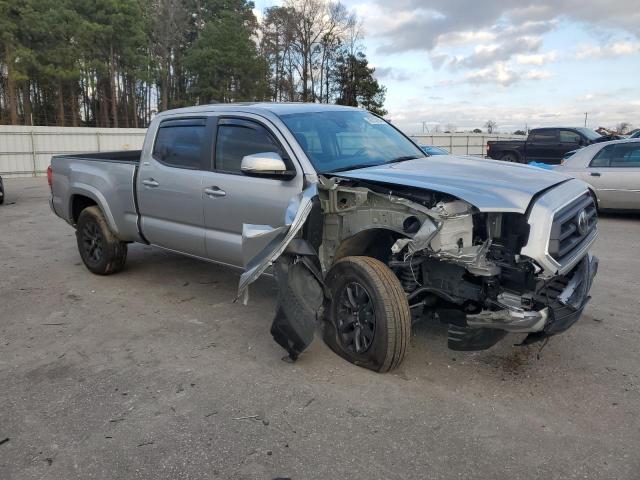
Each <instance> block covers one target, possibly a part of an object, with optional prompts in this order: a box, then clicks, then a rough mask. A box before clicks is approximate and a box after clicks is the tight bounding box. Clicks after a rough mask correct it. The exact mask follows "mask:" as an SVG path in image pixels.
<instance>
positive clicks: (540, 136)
mask: <svg viewBox="0 0 640 480" xmlns="http://www.w3.org/2000/svg"><path fill="white" fill-rule="evenodd" d="M556 139H557V136H556V131H555V130H538V131H536V132H533V133H532V138H531V140H532V141H534V142H555V141H556Z"/></svg>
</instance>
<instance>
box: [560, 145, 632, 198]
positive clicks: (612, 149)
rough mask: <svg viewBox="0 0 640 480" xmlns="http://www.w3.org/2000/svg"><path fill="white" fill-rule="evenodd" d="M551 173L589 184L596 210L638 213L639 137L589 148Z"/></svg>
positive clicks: (566, 160) (567, 159)
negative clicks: (593, 195)
mask: <svg viewBox="0 0 640 480" xmlns="http://www.w3.org/2000/svg"><path fill="white" fill-rule="evenodd" d="M554 170H556V171H558V172H560V173H564V174H566V175H569V176H571V177H574V178H578V179H580V180H584V181H585V182H587V183H588V184H590V185H591V187H592V191H593V193H594V194H595V196H596V199H597V203H598V208H601V209H612V210H640V138H630V139H625V140H614V141H611V142H602V143H596V144H594V145H589V146H588V147H585V148H581V149H580V150H578V151H577V152H576V153H574V154H573V155H571V156H570V157H568V158H565V159H564V161H563V163H562V165H558V166H556V167H555V168H554Z"/></svg>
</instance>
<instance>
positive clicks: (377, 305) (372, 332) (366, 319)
mask: <svg viewBox="0 0 640 480" xmlns="http://www.w3.org/2000/svg"><path fill="white" fill-rule="evenodd" d="M326 284H327V286H328V287H329V288H330V290H331V302H330V305H329V308H328V311H327V318H326V321H327V324H326V325H325V332H324V339H325V342H326V343H327V345H329V347H330V348H331V349H332V350H333V351H334V352H336V353H337V354H338V355H340V356H341V357H343V358H345V359H347V360H348V361H350V362H352V363H354V364H356V365H359V366H362V367H365V368H369V369H371V370H375V371H377V372H387V371H389V370H392V369H394V368H396V367H397V366H398V365H400V363H401V362H402V360H403V359H404V356H405V354H406V351H407V347H408V345H409V338H410V335H411V313H410V310H409V304H408V302H407V298H406V295H405V292H404V290H403V289H402V285H401V284H400V281H399V280H398V278H397V277H396V276H395V275H394V273H393V272H392V271H391V270H390V269H389V268H388V267H387V266H386V265H385V264H384V263H382V262H380V261H379V260H376V259H374V258H371V257H345V258H343V259H341V260H339V261H337V262H336V263H335V265H334V266H333V267H332V268H331V270H330V271H329V273H328V275H327V280H326Z"/></svg>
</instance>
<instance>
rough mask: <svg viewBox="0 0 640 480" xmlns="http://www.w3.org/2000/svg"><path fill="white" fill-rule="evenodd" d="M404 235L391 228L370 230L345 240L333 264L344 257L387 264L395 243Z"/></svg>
mask: <svg viewBox="0 0 640 480" xmlns="http://www.w3.org/2000/svg"><path fill="white" fill-rule="evenodd" d="M403 236H404V235H403V234H401V233H398V232H397V231H396V230H393V229H390V228H384V227H381V228H369V229H365V230H361V231H359V232H358V233H356V234H354V235H352V236H350V237H347V238H345V239H343V240H342V241H341V242H340V243H339V244H338V246H337V247H336V249H335V251H334V254H333V259H332V261H331V263H332V264H334V263H335V262H337V261H338V260H340V259H341V258H344V257H351V256H365V257H372V258H376V259H378V260H380V261H382V262H384V263H386V262H387V259H388V258H387V256H388V252H389V251H390V250H391V246H392V245H393V243H394V242H395V241H396V240H397V239H398V238H400V237H403Z"/></svg>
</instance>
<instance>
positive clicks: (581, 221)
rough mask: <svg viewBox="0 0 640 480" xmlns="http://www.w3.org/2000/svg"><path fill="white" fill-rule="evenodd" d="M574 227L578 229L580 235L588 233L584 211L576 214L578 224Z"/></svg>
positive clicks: (587, 219)
mask: <svg viewBox="0 0 640 480" xmlns="http://www.w3.org/2000/svg"><path fill="white" fill-rule="evenodd" d="M576 226H577V227H578V233H579V234H580V235H586V234H587V232H588V231H589V218H588V217H587V211H586V210H584V209H583V210H581V211H580V213H579V214H578V222H577V225H576Z"/></svg>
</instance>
